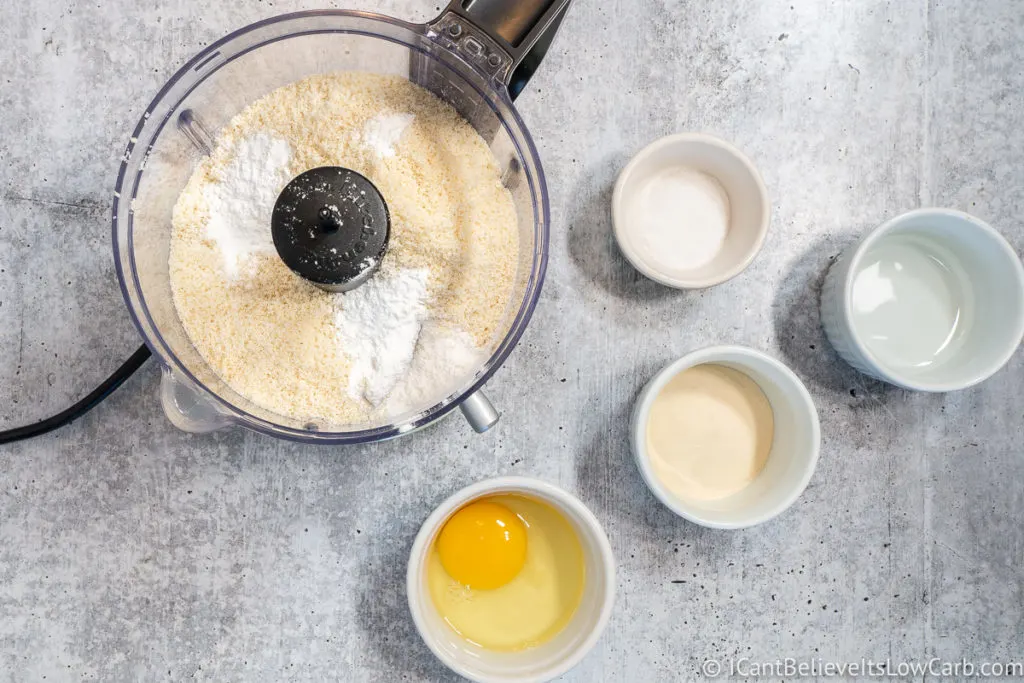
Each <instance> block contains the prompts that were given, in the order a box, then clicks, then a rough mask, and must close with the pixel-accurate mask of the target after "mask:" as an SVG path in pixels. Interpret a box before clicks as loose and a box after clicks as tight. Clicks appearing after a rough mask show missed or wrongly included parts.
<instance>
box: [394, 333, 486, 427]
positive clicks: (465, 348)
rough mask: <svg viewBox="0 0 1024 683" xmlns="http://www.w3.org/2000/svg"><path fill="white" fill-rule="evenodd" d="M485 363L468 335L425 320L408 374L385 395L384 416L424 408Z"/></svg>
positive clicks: (478, 348) (484, 359)
mask: <svg viewBox="0 0 1024 683" xmlns="http://www.w3.org/2000/svg"><path fill="white" fill-rule="evenodd" d="M486 360H487V352H486V351H485V350H484V349H482V348H480V347H478V346H477V345H476V342H475V341H474V340H473V337H472V336H471V335H469V334H467V333H466V332H464V331H462V330H459V329H452V328H448V327H442V326H441V325H438V324H437V323H436V322H433V321H427V322H426V323H424V325H423V329H422V330H421V331H420V338H419V341H418V342H417V344H416V353H415V355H414V356H413V360H412V363H411V364H410V366H409V370H408V372H407V373H406V374H405V376H404V377H403V378H402V380H401V381H400V382H399V383H398V384H397V385H396V386H395V388H394V390H393V391H392V392H391V395H390V396H388V402H387V408H388V413H389V414H391V415H401V414H402V413H406V412H409V411H412V410H418V409H423V408H426V407H428V406H429V405H431V403H432V402H437V401H439V400H440V399H441V398H443V397H445V396H448V395H449V394H451V393H452V392H454V391H455V390H456V389H458V388H460V386H461V385H462V384H463V383H464V382H465V381H466V380H467V379H469V378H470V376H471V375H472V373H473V372H474V371H476V370H477V369H478V368H479V367H480V366H481V365H482V364H483V362H484V361H486Z"/></svg>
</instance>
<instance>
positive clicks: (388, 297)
mask: <svg viewBox="0 0 1024 683" xmlns="http://www.w3.org/2000/svg"><path fill="white" fill-rule="evenodd" d="M429 276H430V272H429V271H428V270H427V269H426V268H409V269H404V270H394V271H392V272H390V273H377V274H376V275H375V276H374V277H372V278H370V280H369V281H368V282H367V283H366V284H364V285H362V286H360V287H358V288H357V289H354V290H352V291H351V292H348V293H347V294H345V295H344V296H341V297H339V299H340V301H339V303H338V306H339V308H338V312H337V313H336V314H335V318H334V323H335V326H336V327H337V330H338V341H339V343H340V344H341V348H342V350H343V351H344V352H345V354H346V355H347V356H348V357H349V359H350V360H351V362H352V368H351V370H350V371H349V382H348V391H349V395H350V396H352V397H353V398H365V399H366V400H367V401H369V402H370V403H371V404H373V405H374V406H377V405H380V404H381V403H383V402H384V399H386V398H387V397H388V394H390V393H391V390H392V389H394V388H395V385H396V384H398V381H399V380H400V379H402V376H403V375H405V373H406V371H407V370H408V369H409V365H410V363H411V362H412V357H413V352H414V351H415V350H416V341H417V340H418V339H419V336H420V328H421V327H422V326H423V321H424V319H426V317H427V315H428V313H429V312H428V310H427V304H426V301H427V279H428V278H429Z"/></svg>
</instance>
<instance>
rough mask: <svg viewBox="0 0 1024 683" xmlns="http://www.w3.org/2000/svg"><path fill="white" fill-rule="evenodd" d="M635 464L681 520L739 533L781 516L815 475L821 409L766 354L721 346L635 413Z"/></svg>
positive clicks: (653, 388) (656, 383) (673, 372)
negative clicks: (741, 530)
mask: <svg viewBox="0 0 1024 683" xmlns="http://www.w3.org/2000/svg"><path fill="white" fill-rule="evenodd" d="M631 440H632V446H633V453H634V456H635V457H636V462H637V465H638V467H639V468H640V473H641V474H642V475H643V478H644V481H645V482H646V483H647V486H648V487H649V488H650V489H651V491H652V492H653V493H654V495H655V496H656V497H657V498H658V500H660V501H661V502H662V503H664V504H665V505H666V506H667V507H668V508H669V509H670V510H672V511H673V512H675V513H676V514H677V515H679V516H680V517H683V518H684V519H687V520H689V521H691V522H694V523H696V524H700V525H703V526H708V527H715V528H720V529H739V528H743V527H748V526H753V525H755V524H760V523H761V522H764V521H767V520H769V519H771V518H773V517H775V516H776V515H779V514H781V513H782V512H783V511H784V510H786V509H787V508H788V507H789V506H790V505H792V504H793V502H794V501H796V499H797V498H798V497H799V496H800V494H801V493H802V492H803V490H804V489H805V488H806V487H807V484H808V482H809V481H810V479H811V475H812V474H814V469H815V466H816V465H817V462H818V453H819V450H820V444H821V428H820V426H819V423H818V412H817V410H816V409H815V407H814V402H813V401H812V400H811V396H810V394H809V393H808V391H807V388H806V387H805V386H804V384H803V382H801V381H800V379H799V378H798V377H797V376H796V375H795V374H794V373H793V371H792V370H790V369H789V368H788V367H786V366H785V365H783V364H782V363H780V362H779V361H777V360H775V359H774V358H772V357H770V356H767V355H765V354H763V353H761V352H760V351H755V350H753V349H749V348H745V347H742V346H715V347H710V348H706V349H701V350H699V351H695V352H693V353H690V354H687V355H686V356H684V357H682V358H680V359H679V360H677V361H675V362H674V363H671V364H670V365H669V366H668V367H666V368H665V369H663V370H662V371H661V372H659V373H658V374H657V375H655V377H654V378H653V379H652V380H651V381H650V383H648V385H647V386H646V387H645V388H644V390H643V391H642V392H641V394H640V397H639V399H638V401H637V403H636V408H635V410H634V412H633V418H632V425H631Z"/></svg>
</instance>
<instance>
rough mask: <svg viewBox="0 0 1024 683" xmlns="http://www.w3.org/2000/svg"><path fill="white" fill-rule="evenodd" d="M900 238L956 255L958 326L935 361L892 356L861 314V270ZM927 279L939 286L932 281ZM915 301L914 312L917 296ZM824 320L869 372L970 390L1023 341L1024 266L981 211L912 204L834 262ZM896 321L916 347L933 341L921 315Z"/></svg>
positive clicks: (908, 383) (843, 350)
mask: <svg viewBox="0 0 1024 683" xmlns="http://www.w3.org/2000/svg"><path fill="white" fill-rule="evenodd" d="M897 240H901V241H902V242H901V243H900V244H905V243H907V240H917V242H910V244H915V243H920V244H923V245H924V246H923V247H921V249H922V250H928V249H938V250H941V253H943V254H947V255H948V259H950V260H952V261H954V262H955V265H954V267H953V268H952V269H951V271H950V272H951V273H953V275H951V276H950V277H951V278H953V276H954V275H955V278H954V279H955V281H951V284H950V287H951V288H953V289H955V290H956V291H955V292H954V293H953V294H950V296H951V297H955V300H954V301H952V302H951V303H949V304H948V305H949V307H950V310H951V312H950V313H949V317H951V318H952V319H953V321H954V322H953V327H952V328H951V331H950V332H949V335H948V338H947V339H946V340H945V341H944V342H943V340H942V339H941V337H942V335H941V334H940V335H939V338H940V342H943V343H941V344H940V345H939V347H938V351H936V352H935V356H934V361H928V362H921V363H911V362H907V361H902V359H899V360H897V359H894V358H893V357H886V356H884V355H883V354H882V353H881V352H880V351H879V348H880V347H879V346H878V343H879V342H877V341H875V340H874V339H873V338H872V335H874V337H875V338H877V337H878V336H879V335H878V330H877V329H871V330H869V329H867V324H866V323H865V322H864V317H863V315H862V314H859V313H858V311H859V309H860V308H863V306H862V304H859V303H857V304H856V306H855V303H856V302H855V301H854V298H855V297H854V291H855V289H856V287H855V283H856V282H857V278H858V275H860V274H861V273H864V272H865V271H866V269H868V268H872V267H874V266H873V265H872V262H873V260H874V257H873V256H872V255H873V254H877V253H879V252H880V250H884V249H886V248H887V247H886V245H887V244H892V243H895V241H897ZM929 245H934V246H929ZM929 256H930V254H929ZM931 258H934V257H931ZM940 265H941V264H940ZM954 271H955V272H954ZM883 284H885V281H883ZM924 285H925V286H927V287H928V288H929V289H934V288H935V286H936V285H935V284H933V283H932V282H927V281H926V282H924ZM939 285H942V283H941V282H940V283H939ZM923 303H932V304H933V305H934V302H928V301H924V302H923ZM910 308H911V312H912V311H913V302H911V305H910ZM821 322H822V326H823V327H824V328H825V334H826V336H827V337H828V339H829V341H830V342H831V343H832V346H833V347H834V348H835V349H836V351H837V352H838V353H839V355H840V356H842V357H843V358H844V359H845V360H846V361H847V362H848V363H849V364H850V365H852V366H853V367H855V368H856V369H858V370H860V371H861V372H863V373H865V374H867V375H871V376H873V377H876V378H878V379H880V380H883V381H886V382H890V383H892V384H895V385H897V386H900V387H903V388H905V389H912V390H916V391H936V392H941V391H954V390H957V389H965V388H967V387H970V386H973V385H975V384H977V383H979V382H982V381H984V380H985V379H987V378H989V377H991V376H992V375H993V374H995V373H996V372H997V371H998V370H999V369H1000V368H1002V367H1003V365H1005V364H1006V362H1007V361H1008V360H1009V359H1010V357H1011V356H1012V355H1013V353H1014V351H1015V350H1016V349H1017V347H1018V346H1019V345H1020V342H1021V338H1022V336H1024V267H1022V266H1021V262H1020V258H1019V257H1018V256H1017V254H1016V252H1014V250H1013V247H1011V246H1010V244H1009V243H1008V242H1007V241H1006V240H1005V239H1003V237H1002V236H1001V235H1000V234H999V233H998V232H996V231H995V230H994V229H993V228H992V227H991V226H989V225H988V224H986V223H985V222H983V221H981V220H979V219H977V218H974V217H973V216H970V215H968V214H965V213H961V212H959V211H953V210H950V209H918V210H916V211H910V212H909V213H905V214H903V215H901V216H898V217H896V218H894V219H892V220H890V221H888V222H887V223H885V224H883V225H881V226H880V227H878V228H876V229H875V230H873V231H871V232H869V233H868V234H867V235H865V236H864V237H863V238H861V240H860V241H859V242H858V243H857V244H855V245H854V246H852V247H850V248H849V249H847V250H846V251H845V252H843V254H842V255H841V256H840V257H839V258H838V259H837V260H836V262H835V263H834V264H832V267H831V268H830V269H829V272H828V275H827V276H826V277H825V284H824V287H823V288H822V293H821ZM893 327H894V329H893V336H895V337H897V338H896V339H895V342H899V343H902V344H904V345H910V346H911V347H912V348H913V347H914V345H915V344H917V345H921V344H927V343H928V342H929V340H928V339H924V340H916V339H914V337H915V336H916V335H923V334H925V331H922V330H925V329H926V326H923V325H922V326H917V325H915V324H914V321H913V320H911V321H910V322H909V324H908V323H907V322H904V323H903V324H899V321H896V323H895V324H894V325H893ZM873 344H874V346H872V345H873ZM924 348H928V347H927V346H925V347H924Z"/></svg>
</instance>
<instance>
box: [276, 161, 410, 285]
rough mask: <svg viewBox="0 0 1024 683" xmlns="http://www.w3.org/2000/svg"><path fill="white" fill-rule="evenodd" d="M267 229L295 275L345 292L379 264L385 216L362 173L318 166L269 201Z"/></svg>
mask: <svg viewBox="0 0 1024 683" xmlns="http://www.w3.org/2000/svg"><path fill="white" fill-rule="evenodd" d="M271 232H272V233H273V237H274V247H275V248H276V249H277V253H278V256H280V257H281V260H282V261H284V262H285V265H287V266H288V267H289V268H291V269H292V271H294V272H295V273H296V274H297V275H299V276H301V277H303V278H305V279H306V280H308V281H309V282H311V283H312V284H314V285H316V286H317V287H320V288H321V289H325V290H327V291H331V292H347V291H350V290H352V289H355V288H356V287H358V286H359V285H361V284H363V283H364V282H366V281H367V280H369V279H370V277H371V276H372V275H373V273H374V272H376V270H377V268H379V267H380V262H381V260H382V259H383V258H384V253H385V252H386V251H387V247H388V239H389V238H390V234H391V217H390V214H389V213H388V207H387V204H386V203H385V202H384V197H383V196H382V195H381V193H380V191H379V190H378V189H377V188H376V187H375V186H374V184H373V183H372V182H370V181H369V179H367V178H366V176H363V175H361V174H359V173H356V172H355V171H353V170H351V169H347V168H341V167H337V166H322V167H320V168H314V169H312V170H309V171H306V172H305V173H302V174H300V175H298V176H296V177H295V178H294V179H293V180H292V181H291V182H290V183H288V185H287V186H285V188H284V190H282V192H281V194H280V196H279V197H278V198H277V203H276V204H275V205H274V212H273V214H272V217H271Z"/></svg>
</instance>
